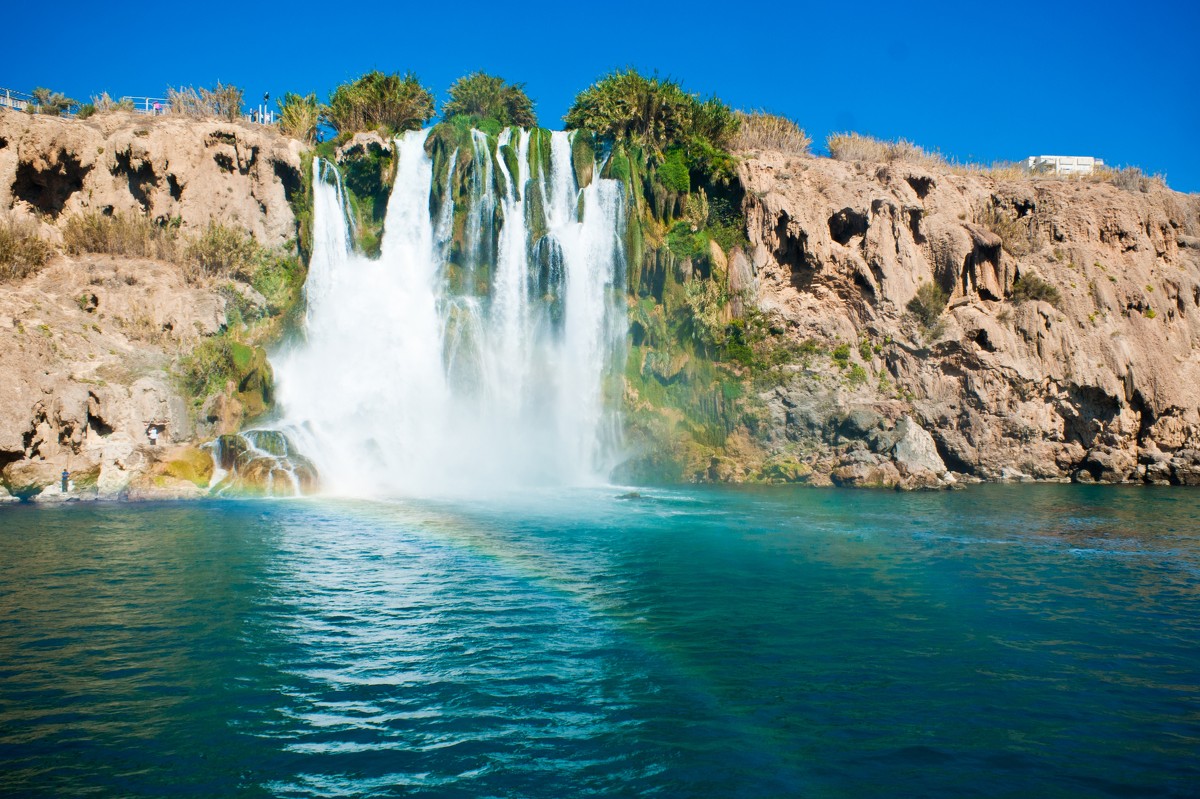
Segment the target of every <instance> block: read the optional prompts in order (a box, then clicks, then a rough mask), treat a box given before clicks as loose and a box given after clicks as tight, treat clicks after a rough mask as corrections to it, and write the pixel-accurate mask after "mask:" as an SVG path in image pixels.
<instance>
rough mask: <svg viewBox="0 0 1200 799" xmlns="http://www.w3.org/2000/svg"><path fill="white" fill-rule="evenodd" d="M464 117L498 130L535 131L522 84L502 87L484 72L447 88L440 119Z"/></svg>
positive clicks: (531, 106) (497, 79)
mask: <svg viewBox="0 0 1200 799" xmlns="http://www.w3.org/2000/svg"><path fill="white" fill-rule="evenodd" d="M455 116H465V117H469V118H471V119H473V120H488V119H491V120H495V121H496V122H498V123H499V124H500V125H501V126H502V127H509V126H512V125H516V126H517V127H521V128H533V127H537V114H535V113H534V111H533V100H531V99H529V95H528V94H526V93H525V84H524V83H506V82H505V81H504V79H503V78H499V77H496V76H495V75H488V74H487V73H486V72H472V73H471V74H470V75H465V76H463V77H461V78H459V79H458V80H456V81H455V82H454V85H453V86H451V87H450V100H449V102H447V103H446V104H445V105H443V106H442V117H443V119H450V118H451V117H455Z"/></svg>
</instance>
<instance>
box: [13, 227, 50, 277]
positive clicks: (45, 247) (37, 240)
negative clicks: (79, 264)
mask: <svg viewBox="0 0 1200 799" xmlns="http://www.w3.org/2000/svg"><path fill="white" fill-rule="evenodd" d="M53 253H54V248H53V247H51V246H50V244H49V243H47V242H46V241H45V240H44V239H43V238H42V237H41V236H39V235H38V230H37V225H35V224H34V223H32V222H18V221H16V220H14V219H11V218H8V217H2V218H0V283H2V282H6V281H9V280H21V279H23V278H26V277H28V276H30V275H32V274H35V273H36V272H37V271H38V270H39V269H41V268H42V267H43V266H44V265H45V263H46V261H48V260H50V256H51V255H52V254H53Z"/></svg>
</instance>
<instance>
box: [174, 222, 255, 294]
mask: <svg viewBox="0 0 1200 799" xmlns="http://www.w3.org/2000/svg"><path fill="white" fill-rule="evenodd" d="M258 255H259V247H258V244H257V243H255V241H254V239H253V238H252V237H251V236H250V235H249V234H247V233H246V232H245V231H242V230H239V229H237V228H231V227H226V226H225V225H222V224H220V223H219V222H216V221H215V220H213V221H209V223H208V227H207V228H205V229H204V232H203V233H201V234H200V235H199V236H197V237H196V238H195V239H193V240H192V242H191V243H190V244H188V246H187V250H186V252H185V261H186V264H185V266H186V267H187V271H186V272H185V275H186V276H187V278H188V280H189V281H190V282H195V281H197V280H198V279H200V278H207V277H235V278H238V279H241V280H245V281H250V280H251V279H252V278H253V277H254V271H255V266H256V262H257V258H258Z"/></svg>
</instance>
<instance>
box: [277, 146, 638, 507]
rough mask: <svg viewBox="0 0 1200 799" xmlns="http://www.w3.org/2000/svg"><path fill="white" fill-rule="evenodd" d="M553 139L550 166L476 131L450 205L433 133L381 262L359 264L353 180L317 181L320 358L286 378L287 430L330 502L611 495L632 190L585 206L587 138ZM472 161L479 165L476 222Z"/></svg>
mask: <svg viewBox="0 0 1200 799" xmlns="http://www.w3.org/2000/svg"><path fill="white" fill-rule="evenodd" d="M540 133H542V134H546V133H547V132H544V131H542V132H540ZM548 135H549V138H550V146H549V150H550V157H549V159H548V161H549V162H548V163H546V159H545V158H544V157H543V156H542V153H543V148H541V147H538V148H536V150H537V151H536V152H533V153H531V146H530V140H531V132H530V131H527V130H520V129H516V128H510V129H506V130H504V131H502V132H501V133H500V135H499V137H498V138H490V137H488V136H487V135H485V134H484V133H482V132H479V131H474V132H473V134H472V138H471V142H472V151H471V152H454V153H453V154H452V155H451V156H450V159H449V169H448V170H446V174H445V175H444V176H442V177H441V181H443V183H442V185H440V186H438V187H437V188H439V189H440V191H438V192H434V188H435V186H434V180H435V176H434V174H433V160H432V159H431V158H430V156H429V155H428V154H427V152H426V147H425V144H426V137H427V136H428V131H414V132H410V133H407V134H405V135H404V136H403V137H402V138H399V139H397V140H396V142H395V147H396V153H395V159H396V175H395V181H394V185H393V188H392V193H391V197H390V199H389V201H388V206H387V212H386V217H385V221H384V236H383V240H382V246H381V252H380V256H379V258H378V259H375V260H372V259H370V258H368V257H366V256H364V255H362V254H360V253H358V252H356V251H355V250H354V248H353V247H352V244H351V235H350V231H349V228H348V222H347V213H346V197H345V193H344V191H343V189H342V188H341V184H340V178H339V176H338V175H337V173H336V172H335V171H334V170H333V168H332V167H330V166H329V165H328V164H325V163H324V162H317V163H315V164H314V170H313V181H314V182H313V194H314V208H313V252H312V259H311V263H310V271H309V276H308V281H307V284H306V289H305V290H306V293H307V300H308V312H307V322H306V341H305V343H304V344H303V345H300V346H298V347H296V348H295V349H293V350H291V351H289V352H286V353H284V354H282V355H281V356H278V357H276V358H275V359H274V367H275V374H276V382H277V392H278V399H279V403H280V407H281V409H282V413H283V418H282V422H281V427H282V429H283V430H285V431H286V432H287V433H288V434H289V436H290V437H291V438H292V439H293V440H294V441H295V442H296V444H297V445H298V447H299V449H301V450H302V451H303V452H304V453H305V454H307V455H308V456H309V457H310V458H311V459H312V460H313V461H314V462H315V464H316V466H317V469H318V471H319V473H320V478H321V482H322V485H323V487H324V488H325V490H327V491H332V492H335V493H345V494H358V495H363V494H366V495H381V494H385V495H386V494H413V493H443V492H446V493H453V492H459V491H470V492H474V491H481V490H488V489H504V488H511V487H516V486H523V485H564V484H566V485H578V484H587V483H596V482H602V481H603V480H604V479H605V478H606V476H607V474H608V471H609V470H610V469H611V467H612V466H613V460H614V457H615V453H616V451H617V444H618V443H619V442H618V440H617V439H618V437H619V423H618V422H619V419H618V416H617V413H618V411H617V406H618V403H619V396H620V395H619V391H620V388H619V386H620V381H619V376H620V374H621V371H622V369H623V365H624V363H623V359H624V347H625V332H626V321H625V300H624V274H623V272H624V269H623V264H624V253H623V243H622V236H621V233H620V231H621V230H622V229H623V227H622V217H623V207H622V206H623V202H622V198H623V193H622V192H623V187H622V185H621V184H620V182H618V181H615V180H601V179H595V180H592V181H591V182H590V184H589V185H587V186H586V187H585V188H583V189H580V188H579V183H578V181H577V179H576V176H575V170H574V166H573V163H572V153H571V141H570V134H568V133H565V132H555V133H552V134H548ZM506 147H507V148H511V150H512V153H510V158H508V159H506V158H505V157H503V154H502V153H501V154H499V155H498V151H500V150H501V149H502V148H506ZM511 154H515V155H516V158H515V159H512V158H511ZM539 159H540V160H539ZM456 164H459V165H468V164H469V165H470V166H471V170H470V177H471V180H469V181H468V182H467V183H466V184H465V185H466V187H467V188H466V189H465V192H466V194H467V197H466V203H465V206H466V207H462V208H456V207H455V206H454V202H455V199H454V198H455V192H454V191H453V190H452V186H451V185H450V183H451V181H452V180H453V179H454V177H455V174H456ZM514 164H515V170H514V169H513V168H512V166H513V165H514ZM514 172H515V174H513V173H514ZM598 172H599V170H596V173H597V174H598ZM436 198H440V200H439V201H435V199H436ZM460 202H461V198H460ZM456 220H457V222H458V224H457V227H458V233H457V234H456V233H455V228H456ZM456 235H457V238H455V237H456Z"/></svg>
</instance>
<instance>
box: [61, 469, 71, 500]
mask: <svg viewBox="0 0 1200 799" xmlns="http://www.w3.org/2000/svg"><path fill="white" fill-rule="evenodd" d="M70 479H71V473H70V472H68V471H67V470H66V469H63V472H62V492H63V493H64V494H65V493H67V487H68V486H69V485H70Z"/></svg>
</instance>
